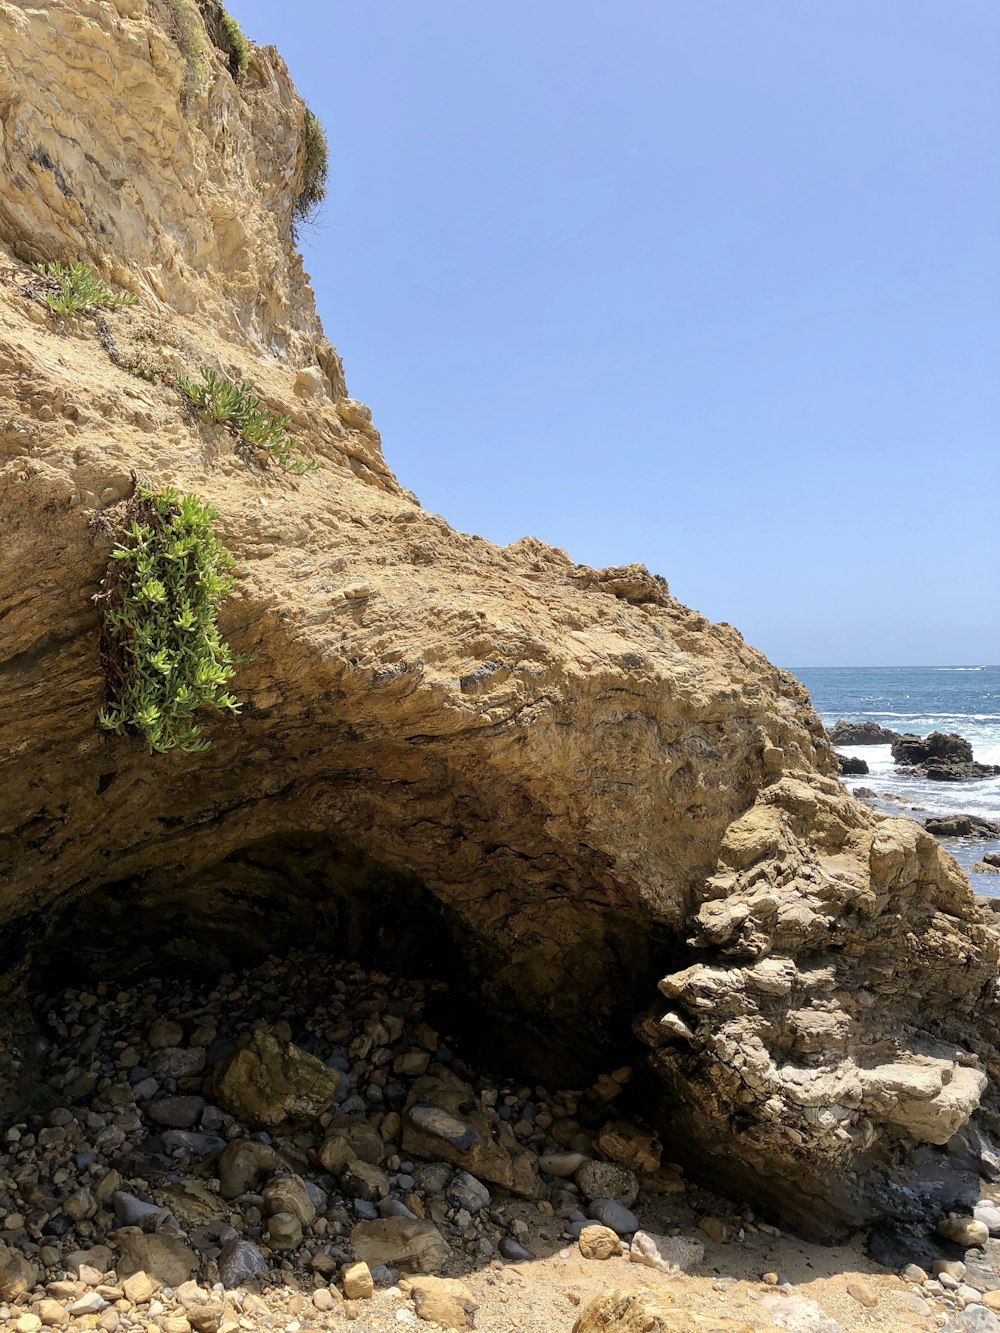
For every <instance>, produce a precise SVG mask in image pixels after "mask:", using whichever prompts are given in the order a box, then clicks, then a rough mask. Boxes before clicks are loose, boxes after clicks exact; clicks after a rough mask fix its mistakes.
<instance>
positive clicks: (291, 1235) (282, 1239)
mask: <svg viewBox="0 0 1000 1333" xmlns="http://www.w3.org/2000/svg"><path fill="white" fill-rule="evenodd" d="M264 1234H265V1235H266V1236H267V1243H268V1245H270V1247H271V1249H272V1250H296V1249H298V1247H299V1246H300V1245H301V1244H302V1223H301V1222H300V1221H299V1219H298V1218H297V1217H296V1216H295V1214H294V1213H272V1214H271V1216H270V1217H269V1218H268V1219H267V1222H266V1223H265V1226H264Z"/></svg>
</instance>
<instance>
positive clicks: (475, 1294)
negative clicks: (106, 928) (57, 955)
mask: <svg viewBox="0 0 1000 1333" xmlns="http://www.w3.org/2000/svg"><path fill="white" fill-rule="evenodd" d="M443 991H444V988H443V987H441V986H439V985H438V986H435V985H434V984H431V985H427V984H425V983H423V982H404V981H399V980H396V979H393V978H390V977H389V976H387V975H386V974H384V973H381V972H369V971H365V970H364V969H362V968H360V967H358V966H356V965H344V964H341V963H338V962H336V961H334V960H332V959H331V958H330V957H329V956H328V955H324V954H320V953H316V952H314V953H308V952H305V953H298V954H294V955H292V956H290V957H289V958H287V959H286V960H283V961H279V960H278V959H276V958H272V959H271V960H269V961H268V962H266V963H265V964H263V965H262V966H260V967H258V968H256V969H253V970H252V971H250V972H248V973H246V974H244V975H240V976H237V975H226V976H223V977H220V978H218V979H217V980H216V981H208V982H200V983H198V982H192V981H189V980H186V979H184V978H179V979H173V980H171V979H164V978H149V979H145V980H143V981H140V982H138V983H136V984H131V985H129V986H128V987H123V988H118V986H117V985H116V984H115V983H114V982H113V981H110V980H108V981H101V982H100V983H98V984H97V985H96V986H95V987H94V988H93V989H92V990H79V989H71V990H69V991H66V992H64V993H62V994H59V995H36V996H35V1002H36V1005H38V1006H39V1007H40V1009H41V1010H42V1011H43V1014H44V1018H45V1031H46V1033H47V1039H48V1042H49V1049H48V1051H47V1069H46V1075H47V1082H48V1086H49V1087H50V1089H51V1092H52V1097H53V1098H54V1099H56V1100H57V1101H58V1103H59V1104H58V1105H55V1106H52V1107H50V1108H49V1109H48V1110H40V1112H39V1114H38V1115H37V1116H36V1117H34V1118H32V1119H22V1120H20V1121H18V1122H17V1123H15V1124H11V1125H5V1126H2V1127H0V1146H2V1152H0V1237H2V1243H0V1327H2V1328H4V1329H8V1328H9V1329H13V1330H15V1333H37V1331H38V1330H41V1329H52V1330H55V1329H71V1330H75V1329H81V1330H82V1329H97V1330H100V1333H238V1330H240V1329H247V1328H253V1329H257V1328H261V1329H266V1328H275V1329H282V1330H287V1331H288V1333H299V1330H305V1329H317V1330H319V1329H328V1328H330V1329H332V1328H335V1327H337V1326H339V1325H340V1322H341V1321H342V1320H345V1319H346V1320H359V1319H360V1320H362V1321H363V1322H362V1323H361V1324H360V1325H359V1326H360V1327H362V1328H371V1329H376V1328H382V1327H385V1328H390V1327H394V1326H396V1325H397V1324H398V1323H401V1322H402V1323H405V1322H412V1321H414V1320H417V1321H419V1320H425V1321H430V1322H432V1323H434V1324H437V1325H440V1326H444V1327H449V1328H459V1329H462V1328H473V1327H480V1328H482V1327H486V1328H490V1329H505V1328H508V1327H509V1328H511V1329H514V1328H518V1329H520V1328H536V1327H537V1328H539V1329H543V1330H548V1331H549V1333H554V1330H556V1329H562V1328H564V1329H566V1330H567V1333H569V1330H570V1329H571V1327H572V1328H578V1329H579V1330H580V1333H589V1331H590V1330H594V1331H595V1333H596V1331H597V1330H599V1329H603V1328H606V1327H614V1328H615V1329H618V1328H625V1327H628V1328H631V1327H632V1326H631V1325H625V1324H617V1323H616V1324H613V1325H611V1324H607V1323H602V1322H601V1320H602V1319H604V1318H605V1316H607V1317H608V1318H610V1315H608V1311H607V1309H606V1308H605V1307H606V1303H607V1298H602V1297H601V1296H600V1295H598V1294H594V1295H593V1296H592V1299H591V1304H590V1305H586V1306H585V1307H584V1306H583V1295H584V1294H585V1293H587V1289H588V1285H590V1279H589V1278H588V1279H586V1280H585V1281H583V1282H582V1284H580V1286H579V1289H577V1288H573V1287H572V1286H570V1287H567V1286H566V1284H565V1282H563V1283H562V1285H560V1284H559V1282H558V1281H556V1280H554V1279H550V1278H549V1277H547V1276H546V1277H540V1278H538V1279H537V1284H538V1285H537V1289H536V1291H535V1292H534V1295H533V1297H532V1300H533V1301H534V1302H535V1303H536V1304H537V1303H538V1302H539V1301H541V1302H542V1304H543V1305H544V1307H545V1308H546V1309H547V1310H548V1313H547V1314H545V1315H544V1316H543V1318H544V1319H548V1320H549V1322H548V1323H545V1322H542V1323H539V1324H535V1323H531V1322H526V1321H525V1320H524V1319H522V1318H520V1317H519V1318H518V1319H516V1320H513V1321H511V1320H509V1318H508V1316H509V1315H510V1314H511V1313H512V1312H510V1311H507V1310H505V1309H503V1308H502V1307H503V1306H504V1305H505V1304H507V1302H506V1301H504V1302H501V1303H500V1305H501V1308H500V1309H499V1310H494V1311H493V1312H492V1317H491V1320H490V1322H489V1323H487V1324H485V1325H484V1324H483V1323H482V1321H481V1322H480V1323H479V1324H476V1323H475V1314H476V1310H477V1308H479V1306H480V1304H481V1303H482V1301H484V1300H485V1301H486V1302H487V1303H489V1302H490V1301H491V1300H493V1297H494V1296H496V1295H498V1294H504V1293H503V1283H504V1282H513V1283H514V1284H515V1286H520V1287H522V1288H523V1287H524V1285H525V1282H526V1279H524V1278H522V1277H520V1276H516V1274H518V1273H519V1272H520V1271H521V1268H522V1266H525V1271H528V1270H532V1268H533V1266H534V1264H535V1263H536V1261H537V1262H538V1263H542V1264H544V1263H547V1262H550V1261H551V1262H552V1263H553V1264H555V1265H556V1267H559V1266H560V1265H561V1266H562V1267H561V1268H560V1272H562V1273H563V1274H565V1271H566V1266H567V1265H570V1266H572V1264H576V1266H577V1269H579V1271H580V1272H584V1273H585V1271H586V1270H587V1269H589V1268H591V1267H594V1268H596V1267H599V1266H600V1264H601V1263H602V1262H605V1261H607V1260H617V1261H624V1262H625V1263H626V1264H628V1265H629V1269H628V1277H629V1278H630V1279H633V1291H632V1294H631V1296H630V1300H631V1301H632V1304H634V1305H635V1309H636V1310H641V1311H642V1312H643V1314H644V1317H647V1316H649V1312H650V1311H651V1310H654V1312H655V1308H660V1307H662V1308H661V1314H662V1313H663V1311H664V1310H665V1309H666V1307H667V1306H669V1307H670V1312H671V1318H673V1317H674V1316H678V1317H679V1316H681V1315H683V1317H684V1318H685V1319H686V1318H687V1317H688V1314H690V1313H691V1311H692V1310H693V1309H694V1308H695V1307H697V1306H699V1303H701V1304H705V1299H706V1293H708V1295H710V1296H711V1297H712V1299H717V1298H718V1292H719V1291H724V1292H726V1293H728V1294H729V1296H731V1297H732V1298H733V1299H735V1298H736V1295H737V1289H738V1287H739V1295H740V1299H741V1300H744V1298H745V1300H744V1303H745V1304H746V1306H747V1308H746V1310H745V1311H744V1314H745V1315H746V1319H745V1320H743V1322H739V1321H735V1320H734V1321H732V1322H731V1323H729V1324H726V1323H725V1322H724V1318H722V1322H718V1321H717V1322H716V1323H715V1324H708V1323H705V1322H693V1323H691V1324H688V1323H686V1322H685V1323H674V1322H665V1323H663V1324H662V1325H661V1324H657V1325H656V1327H657V1328H660V1327H662V1328H663V1329H664V1330H666V1329H674V1328H676V1329H678V1330H680V1329H686V1328H689V1327H690V1328H692V1329H693V1328H698V1329H709V1328H718V1329H720V1330H721V1329H724V1328H725V1329H745V1330H750V1329H756V1328H773V1327H777V1326H779V1325H780V1326H781V1327H784V1328H793V1329H794V1328H801V1329H803V1330H805V1329H807V1328H809V1329H811V1328H813V1327H814V1326H815V1327H819V1325H815V1322H813V1323H810V1322H809V1320H810V1319H813V1320H814V1316H815V1313H816V1311H820V1307H819V1306H816V1304H815V1302H814V1301H810V1300H809V1299H807V1298H806V1297H805V1295H804V1294H803V1293H801V1292H800V1291H798V1290H797V1288H796V1284H795V1283H794V1282H791V1281H789V1280H788V1279H787V1278H786V1277H785V1276H783V1274H782V1272H781V1271H780V1261H774V1262H775V1267H774V1268H773V1269H770V1268H768V1267H760V1265H762V1264H765V1265H766V1264H768V1263H770V1262H772V1261H771V1260H769V1259H767V1258H764V1257H762V1256H763V1255H764V1254H765V1253H767V1254H770V1253H771V1250H768V1248H767V1247H768V1246H770V1247H771V1248H772V1250H773V1249H774V1247H775V1246H779V1245H780V1243H781V1242H780V1233H779V1231H778V1229H777V1228H776V1227H774V1226H771V1225H769V1224H768V1223H767V1222H765V1221H764V1220H763V1219H761V1218H760V1217H757V1216H755V1214H754V1213H753V1211H752V1210H751V1209H749V1208H748V1207H747V1206H746V1205H737V1204H735V1203H733V1202H731V1201H726V1200H723V1199H720V1198H719V1197H718V1196H712V1195H710V1194H706V1193H705V1192H703V1191H700V1190H698V1189H696V1188H694V1187H692V1186H691V1185H689V1184H688V1183H687V1182H686V1181H685V1179H684V1173H683V1171H682V1169H681V1168H680V1167H679V1166H678V1165H676V1164H674V1163H671V1162H669V1161H664V1156H665V1154H664V1150H663V1147H662V1145H661V1143H660V1141H659V1140H658V1139H657V1137H656V1136H655V1135H654V1134H652V1133H651V1132H650V1131H649V1130H647V1129H645V1128H644V1127H643V1126H642V1125H641V1123H639V1122H636V1121H635V1120H633V1119H631V1118H630V1117H629V1113H628V1109H627V1107H628V1103H629V1100H630V1099H629V1083H630V1079H631V1071H630V1070H628V1069H619V1070H614V1071H609V1072H608V1073H607V1074H605V1075H603V1076H602V1077H601V1078H600V1079H599V1080H598V1081H597V1083H596V1084H595V1085H594V1086H593V1087H592V1088H590V1089H589V1090H585V1091H572V1092H566V1091H559V1092H549V1091H547V1090H546V1089H543V1088H538V1087H536V1088H529V1087H524V1086H518V1085H517V1084H516V1083H512V1082H504V1081H501V1080H497V1079H496V1078H495V1077H491V1076H489V1075H484V1074H482V1073H477V1072H476V1071H474V1070H472V1069H471V1068H470V1067H469V1066H468V1065H467V1064H465V1062H464V1061H463V1060H462V1059H461V1058H460V1057H459V1056H458V1055H457V1054H456V1053H455V1052H453V1051H452V1050H451V1049H449V1047H448V1046H447V1045H446V1044H445V1042H444V1041H443V1039H442V1038H441V1036H440V1035H439V1033H438V1032H437V1031H435V1029H434V1028H433V1027H432V1026H431V1025H430V1023H429V1022H428V1016H429V1011H431V1010H432V1009H434V1008H435V1007H437V1008H441V1002H442V1001H444V1003H445V1004H446V1003H447V998H446V996H445V995H444V993H443ZM436 1001H437V1004H435V1002H436ZM939 1231H940V1235H939V1237H938V1239H937V1241H936V1242H935V1241H931V1240H929V1239H928V1238H926V1237H925V1238H924V1239H923V1240H921V1241H919V1243H918V1242H917V1241H913V1243H912V1254H910V1253H908V1252H907V1251H906V1249H905V1245H906V1242H905V1239H901V1238H900V1237H899V1236H897V1237H896V1239H891V1238H890V1239H887V1238H886V1235H885V1234H882V1235H881V1238H880V1239H879V1238H876V1240H875V1242H874V1245H875V1248H873V1255H876V1254H877V1255H880V1256H881V1259H882V1261H883V1262H886V1261H888V1262H889V1263H890V1265H891V1266H893V1267H898V1268H899V1269H900V1270H901V1273H900V1274H899V1275H896V1276H890V1275H889V1274H888V1273H886V1274H885V1277H884V1280H883V1285H882V1286H881V1287H880V1286H879V1285H878V1283H876V1282H874V1281H873V1280H871V1279H865V1278H863V1277H862V1276H861V1274H859V1273H856V1274H855V1275H854V1278H850V1277H848V1278H845V1279H844V1284H842V1285H843V1292H844V1293H846V1296H847V1297H848V1298H849V1299H848V1300H847V1308H848V1310H850V1308H851V1306H852V1304H853V1305H854V1306H857V1307H859V1314H860V1310H861V1309H869V1308H874V1307H875V1306H877V1305H879V1304H880V1302H881V1304H882V1307H883V1308H889V1307H891V1308H893V1309H897V1308H898V1312H899V1317H900V1318H903V1320H904V1324H906V1323H908V1321H909V1320H910V1319H911V1318H912V1319H913V1320H916V1321H918V1326H919V1320H920V1318H922V1317H925V1316H927V1315H929V1314H931V1313H933V1312H934V1311H935V1310H937V1311H940V1312H946V1313H949V1314H957V1313H958V1312H961V1311H962V1310H967V1309H968V1310H972V1311H974V1312H975V1311H979V1312H981V1318H985V1317H986V1316H987V1315H989V1317H990V1318H992V1317H993V1316H992V1315H991V1314H990V1309H991V1308H995V1309H1000V1277H997V1276H996V1273H995V1272H994V1267H993V1265H995V1264H996V1262H997V1259H998V1257H1000V1240H993V1239H991V1237H992V1236H994V1235H997V1236H1000V1208H998V1207H996V1206H995V1205H994V1204H993V1203H992V1202H991V1201H990V1199H989V1198H988V1197H984V1201H983V1202H982V1203H981V1204H980V1205H978V1206H977V1208H976V1210H975V1216H974V1217H973V1216H968V1217H964V1218H954V1217H953V1218H951V1219H946V1220H945V1221H944V1222H943V1223H942V1224H941V1227H940V1228H939ZM900 1244H902V1245H903V1246H904V1248H903V1249H902V1250H899V1246H900ZM879 1246H881V1249H879V1248H878V1247H879ZM892 1246H896V1250H897V1251H898V1253H897V1252H895V1251H893V1252H892V1253H890V1249H891V1247H892ZM706 1251H708V1253H709V1256H711V1255H712V1254H715V1255H716V1256H718V1255H721V1254H728V1256H729V1261H730V1262H729V1266H730V1267H732V1266H736V1267H737V1268H740V1267H741V1266H742V1267H743V1268H746V1266H747V1265H749V1266H750V1270H751V1272H750V1275H748V1276H747V1277H746V1278H745V1279H744V1280H743V1283H742V1287H740V1286H739V1284H738V1283H737V1280H736V1279H735V1278H733V1277H731V1276H730V1277H727V1278H725V1279H724V1281H723V1283H722V1285H721V1286H720V1285H719V1272H720V1271H721V1270H720V1269H719V1268H718V1267H716V1273H715V1276H714V1277H713V1276H712V1272H711V1268H712V1265H711V1263H710V1262H707V1261H706ZM737 1254H739V1255H740V1258H739V1260H738V1262H736V1256H737ZM916 1259H919V1260H920V1261H921V1262H922V1263H923V1264H924V1265H925V1266H926V1271H920V1270H918V1269H917V1268H916V1267H915V1266H914V1261H915V1260H916ZM571 1261H572V1264H571ZM855 1262H856V1264H857V1266H858V1267H859V1268H864V1267H868V1269H869V1271H870V1272H871V1273H875V1274H877V1273H878V1271H879V1270H878V1268H877V1267H875V1268H872V1267H871V1266H870V1265H867V1266H866V1265H865V1263H864V1260H863V1259H862V1257H861V1255H860V1254H858V1255H856V1256H855ZM633 1265H634V1266H635V1267H632V1266H633ZM755 1266H757V1267H759V1268H760V1271H759V1272H757V1273H755V1274H754V1273H753V1269H754V1267H755ZM883 1271H884V1270H883ZM637 1272H641V1273H643V1274H645V1277H644V1278H643V1283H644V1286H642V1288H641V1290H640V1292H639V1294H642V1293H643V1292H644V1293H645V1295H644V1296H643V1299H642V1300H641V1301H640V1300H639V1299H638V1295H637V1294H636V1291H635V1290H634V1277H635V1274H636V1273H637ZM508 1274H509V1277H508V1276H507V1275H508ZM685 1274H686V1275H687V1277H683V1276H682V1275H685ZM699 1274H701V1275H702V1276H700V1277H699ZM484 1275H485V1276H484ZM664 1279H670V1281H669V1282H666V1283H664ZM679 1280H680V1281H681V1285H680V1286H679V1285H678V1281H679ZM484 1283H485V1284H487V1285H486V1287H485V1289H484V1287H483V1284H484ZM684 1283H688V1284H689V1286H688V1287H686V1286H684V1285H683V1284H684ZM498 1284H499V1291H497V1292H494V1291H493V1290H492V1288H493V1287H497V1286H498ZM845 1284H846V1285H845ZM599 1286H600V1284H599V1283H598V1287H599ZM769 1290H773V1292H774V1293H775V1294H774V1295H771V1296H768V1295H767V1292H768V1291H769ZM833 1290H834V1292H835V1293H837V1292H839V1291H840V1288H839V1287H834V1288H833ZM685 1293H686V1294H685ZM647 1298H648V1299H647ZM602 1300H604V1302H605V1304H604V1305H602V1303H601V1302H602ZM776 1301H777V1302H778V1304H777V1305H775V1302H776ZM657 1302H659V1307H657V1306H656V1303H657ZM677 1302H679V1304H677ZM768 1302H770V1304H768ZM494 1304H495V1302H494ZM575 1304H580V1305H581V1308H582V1313H581V1314H579V1321H578V1322H574V1321H575V1320H576V1318H577V1316H576V1314H574V1305H575ZM708 1304H709V1305H711V1301H709V1302H708ZM814 1307H815V1308H814ZM840 1313H841V1318H842V1322H837V1321H836V1320H835V1319H833V1318H832V1316H830V1317H829V1322H828V1323H827V1324H823V1325H822V1327H823V1328H825V1329H828V1330H830V1331H831V1333H833V1331H834V1330H836V1329H849V1328H852V1327H854V1325H853V1324H852V1323H851V1322H850V1320H849V1319H845V1318H844V1315H843V1311H842V1310H841V1311H840ZM383 1316H385V1322H382V1317H383ZM557 1316H558V1322H553V1321H555V1320H556V1319H557ZM623 1317H624V1316H623ZM649 1317H651V1316H649ZM691 1317H692V1318H693V1317H694V1316H693V1315H692V1316H691ZM823 1317H824V1318H827V1316H825V1315H824V1316H823ZM664 1318H666V1315H664ZM720 1318H721V1317H720ZM772 1318H773V1319H774V1320H775V1322H774V1323H772ZM370 1320H374V1322H370ZM642 1326H643V1327H646V1325H642ZM901 1326H902V1325H901ZM949 1327H950V1325H949ZM954 1327H955V1328H956V1330H957V1329H958V1328H959V1325H958V1324H956V1325H955V1326H954ZM962 1327H964V1326H962ZM970 1327H971V1326H970ZM976 1327H977V1328H980V1327H981V1328H982V1329H984V1330H985V1329H988V1328H992V1327H993V1326H992V1325H991V1324H987V1323H983V1322H981V1323H980V1324H977V1325H976ZM997 1328H1000V1322H998V1323H997Z"/></svg>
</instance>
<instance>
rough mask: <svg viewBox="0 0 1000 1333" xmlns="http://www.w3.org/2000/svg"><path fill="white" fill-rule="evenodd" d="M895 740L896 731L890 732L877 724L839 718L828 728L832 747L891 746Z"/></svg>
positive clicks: (896, 736)
mask: <svg viewBox="0 0 1000 1333" xmlns="http://www.w3.org/2000/svg"><path fill="white" fill-rule="evenodd" d="M896 740H899V732H898V731H890V730H889V728H888V727H882V726H879V724H878V723H877V722H848V721H846V720H845V719H844V718H841V719H840V721H839V722H835V723H834V724H833V726H832V727H831V728H830V741H831V743H832V744H833V745H891V744H892V742H893V741H896Z"/></svg>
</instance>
